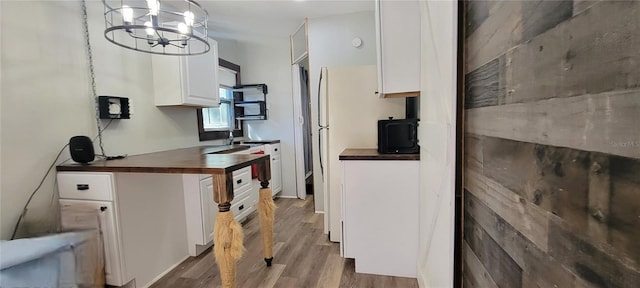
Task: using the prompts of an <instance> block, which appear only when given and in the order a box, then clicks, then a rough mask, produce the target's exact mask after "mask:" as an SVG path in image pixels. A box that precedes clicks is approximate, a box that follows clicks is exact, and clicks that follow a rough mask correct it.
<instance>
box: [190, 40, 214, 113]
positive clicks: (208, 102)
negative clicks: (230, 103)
mask: <svg viewBox="0 0 640 288" xmlns="http://www.w3.org/2000/svg"><path fill="white" fill-rule="evenodd" d="M209 45H211V50H209V52H208V53H206V54H203V55H197V56H183V57H182V58H181V64H182V66H183V69H182V71H184V72H185V74H184V75H183V83H184V84H183V100H184V103H185V104H187V105H197V106H205V107H217V106H219V105H220V94H219V85H218V43H217V42H216V41H215V40H213V39H209Z"/></svg>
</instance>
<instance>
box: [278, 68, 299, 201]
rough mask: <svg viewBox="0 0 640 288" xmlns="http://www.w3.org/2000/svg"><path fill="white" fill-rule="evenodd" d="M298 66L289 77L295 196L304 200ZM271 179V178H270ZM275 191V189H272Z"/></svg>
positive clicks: (292, 69)
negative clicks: (291, 97) (294, 157)
mask: <svg viewBox="0 0 640 288" xmlns="http://www.w3.org/2000/svg"><path fill="white" fill-rule="evenodd" d="M301 69H302V68H301V67H300V65H298V64H293V65H291V77H292V82H293V119H294V127H293V135H294V145H295V155H296V169H295V171H296V194H297V195H298V198H300V199H305V198H306V197H307V192H306V189H305V182H304V180H305V173H304V134H303V133H304V125H305V122H304V117H303V116H302V108H303V107H302V98H301V97H302V95H303V94H302V86H301V85H300V81H301V79H300V70H301ZM271 178H273V177H271ZM274 191H275V189H274Z"/></svg>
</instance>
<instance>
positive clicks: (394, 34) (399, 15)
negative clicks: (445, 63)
mask: <svg viewBox="0 0 640 288" xmlns="http://www.w3.org/2000/svg"><path fill="white" fill-rule="evenodd" d="M375 7H376V13H375V15H376V40H377V44H378V47H377V52H378V61H377V62H378V94H379V96H381V97H413V96H419V95H420V3H419V1H418V0H403V1H397V0H396V1H394V0H376V5H375Z"/></svg>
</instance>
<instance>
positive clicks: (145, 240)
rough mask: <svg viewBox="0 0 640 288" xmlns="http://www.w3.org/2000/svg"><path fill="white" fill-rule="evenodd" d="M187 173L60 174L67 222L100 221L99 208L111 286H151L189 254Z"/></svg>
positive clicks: (107, 275) (106, 264) (107, 273)
mask: <svg viewBox="0 0 640 288" xmlns="http://www.w3.org/2000/svg"><path fill="white" fill-rule="evenodd" d="M182 176H183V175H181V174H161V173H100V172H58V174H57V178H58V189H59V192H60V206H61V214H62V220H63V223H65V221H67V222H68V223H79V222H82V221H87V222H88V223H91V222H92V221H93V222H95V221H94V220H91V217H94V216H95V214H93V212H92V209H97V210H95V211H96V212H95V213H98V215H99V218H100V219H99V220H100V221H99V222H100V224H99V225H98V226H99V228H100V230H101V232H102V233H101V237H102V241H103V243H104V254H105V273H106V279H105V280H106V284H108V285H111V286H123V285H126V287H149V286H150V285H151V284H152V283H153V282H155V281H156V280H158V279H160V278H161V277H162V276H163V275H165V274H166V273H168V272H169V271H171V269H173V268H175V267H176V266H177V265H178V264H180V263H181V262H182V261H184V260H185V259H186V258H187V257H188V255H189V252H188V245H187V244H188V241H187V238H188V237H187V233H185V232H187V229H186V228H185V224H186V223H188V221H187V220H186V217H185V214H186V213H185V204H184V201H185V197H184V196H183V195H182V194H181V193H180V191H182V189H183V185H182V182H183V181H182ZM198 176H199V175H197V174H195V175H194V177H195V181H194V183H195V189H196V191H199V190H200V189H199V187H198V186H199V183H200V181H199V179H198ZM211 191H213V190H211ZM211 194H213V193H211ZM196 195H198V197H200V194H199V193H197V194H196ZM206 202H213V201H206ZM201 211H202V210H198V212H197V213H201ZM78 213H81V214H78ZM75 215H78V216H75ZM85 215H86V216H85ZM74 218H75V219H74ZM200 218H201V219H203V217H200ZM94 219H95V218H94ZM70 226H73V225H69V226H68V227H70ZM207 226H211V225H207ZM75 227H80V225H75Z"/></svg>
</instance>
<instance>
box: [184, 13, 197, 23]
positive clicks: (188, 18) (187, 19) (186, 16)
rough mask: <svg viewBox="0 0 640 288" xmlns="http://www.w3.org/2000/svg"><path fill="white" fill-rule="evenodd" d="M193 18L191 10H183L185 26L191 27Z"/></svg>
mask: <svg viewBox="0 0 640 288" xmlns="http://www.w3.org/2000/svg"><path fill="white" fill-rule="evenodd" d="M194 19H195V16H194V15H193V12H191V11H184V23H186V24H187V26H190V27H193V20H194Z"/></svg>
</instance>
